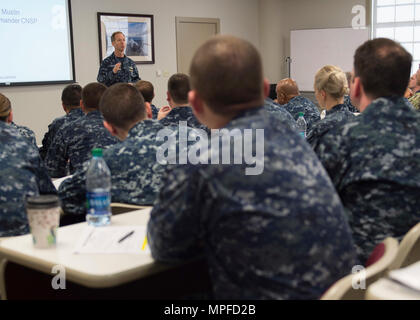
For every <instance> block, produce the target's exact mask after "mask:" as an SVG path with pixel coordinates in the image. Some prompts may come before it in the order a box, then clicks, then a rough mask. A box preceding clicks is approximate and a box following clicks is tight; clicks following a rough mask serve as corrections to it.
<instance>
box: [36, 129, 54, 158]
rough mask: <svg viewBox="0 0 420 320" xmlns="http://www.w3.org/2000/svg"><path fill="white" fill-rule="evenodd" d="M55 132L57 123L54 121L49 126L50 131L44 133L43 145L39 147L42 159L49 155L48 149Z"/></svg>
mask: <svg viewBox="0 0 420 320" xmlns="http://www.w3.org/2000/svg"><path fill="white" fill-rule="evenodd" d="M55 133H56V124H55V123H54V122H53V123H51V124H50V125H49V126H48V131H47V132H46V133H45V134H44V138H43V139H42V147H41V148H39V154H40V155H41V159H42V160H44V159H45V157H46V156H47V152H48V149H49V147H50V145H51V143H52V140H53V138H54V136H55Z"/></svg>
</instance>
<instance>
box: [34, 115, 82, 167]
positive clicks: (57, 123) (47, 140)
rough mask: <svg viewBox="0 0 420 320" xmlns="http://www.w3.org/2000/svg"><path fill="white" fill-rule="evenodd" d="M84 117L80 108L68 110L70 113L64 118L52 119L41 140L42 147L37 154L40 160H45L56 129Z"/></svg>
mask: <svg viewBox="0 0 420 320" xmlns="http://www.w3.org/2000/svg"><path fill="white" fill-rule="evenodd" d="M84 115H85V114H84V112H83V111H82V109H81V108H76V109H72V110H70V112H69V113H68V114H66V115H65V116H62V117H59V118H56V119H54V121H53V122H52V123H51V124H50V125H49V126H48V132H46V133H45V135H44V138H43V139H42V147H41V148H40V149H39V154H40V155H41V158H42V159H45V156H46V155H47V152H48V149H49V147H50V145H51V143H52V142H53V140H54V137H55V135H56V133H57V131H58V129H60V128H61V127H62V126H63V125H65V124H67V123H69V122H72V121H74V120H77V119H79V118H81V117H83V116H84Z"/></svg>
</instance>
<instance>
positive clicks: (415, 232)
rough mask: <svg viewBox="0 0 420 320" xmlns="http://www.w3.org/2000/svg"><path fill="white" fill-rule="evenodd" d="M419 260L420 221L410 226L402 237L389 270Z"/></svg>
mask: <svg viewBox="0 0 420 320" xmlns="http://www.w3.org/2000/svg"><path fill="white" fill-rule="evenodd" d="M417 261H420V223H418V224H416V225H415V226H414V227H413V228H411V229H410V230H409V231H408V232H407V234H406V235H405V236H404V238H403V239H402V241H401V243H400V246H399V248H398V253H397V257H396V258H395V260H394V262H393V263H392V264H391V266H390V268H389V270H394V269H400V268H404V267H406V266H409V265H410V264H413V263H414V262H417Z"/></svg>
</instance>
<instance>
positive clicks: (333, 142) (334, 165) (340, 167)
mask: <svg viewBox="0 0 420 320" xmlns="http://www.w3.org/2000/svg"><path fill="white" fill-rule="evenodd" d="M335 132H337V130H331V131H330V132H328V133H326V134H325V135H323V136H322V137H320V138H318V139H315V140H314V141H312V143H311V146H312V148H313V150H314V151H315V153H316V154H317V156H318V158H319V160H320V161H321V163H322V165H323V166H324V168H325V169H326V170H327V172H328V175H329V176H330V178H331V181H332V182H333V184H334V186H335V187H336V189H337V187H338V186H339V184H340V182H341V177H342V173H343V172H345V171H346V168H345V164H344V163H342V159H346V157H347V156H346V151H345V148H344V147H343V144H342V136H341V135H340V134H334V133H335ZM337 190H338V189H337Z"/></svg>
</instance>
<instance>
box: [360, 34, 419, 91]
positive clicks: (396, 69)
mask: <svg viewBox="0 0 420 320" xmlns="http://www.w3.org/2000/svg"><path fill="white" fill-rule="evenodd" d="M412 61H413V57H412V56H411V54H410V53H409V52H407V50H405V49H404V47H402V46H401V45H400V44H398V43H397V42H395V41H393V40H390V39H386V38H377V39H373V40H369V41H366V42H365V43H364V44H362V45H361V46H360V47H359V48H358V49H357V50H356V53H355V55H354V75H355V77H360V79H361V83H362V85H363V89H364V91H365V92H366V94H367V95H369V96H371V97H372V98H373V99H376V98H379V97H386V96H394V95H396V96H403V95H404V93H405V90H406V89H407V86H408V81H409V79H410V72H411V63H412Z"/></svg>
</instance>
